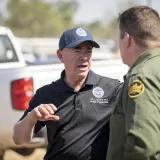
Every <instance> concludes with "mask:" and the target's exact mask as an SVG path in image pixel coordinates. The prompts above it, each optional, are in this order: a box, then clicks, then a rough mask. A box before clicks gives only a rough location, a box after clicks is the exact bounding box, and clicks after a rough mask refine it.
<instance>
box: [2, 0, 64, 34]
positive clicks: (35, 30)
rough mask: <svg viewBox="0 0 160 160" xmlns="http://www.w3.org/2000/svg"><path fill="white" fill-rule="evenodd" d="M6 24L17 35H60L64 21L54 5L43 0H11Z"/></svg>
mask: <svg viewBox="0 0 160 160" xmlns="http://www.w3.org/2000/svg"><path fill="white" fill-rule="evenodd" d="M8 11H9V17H8V18H7V20H6V22H5V24H6V26H8V27H10V28H11V29H12V30H13V31H14V33H15V34H16V35H17V36H27V37H33V36H39V37H45V36H59V34H60V33H61V31H62V29H63V23H62V21H61V19H60V16H59V14H58V13H57V12H56V11H54V10H53V6H51V5H50V4H48V3H45V2H42V1H41V0H28V1H27V0H10V1H9V3H8Z"/></svg>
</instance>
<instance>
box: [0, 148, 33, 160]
mask: <svg viewBox="0 0 160 160" xmlns="http://www.w3.org/2000/svg"><path fill="white" fill-rule="evenodd" d="M13 150H14V151H15V152H16V153H18V154H20V155H23V156H29V155H31V154H32V153H33V152H34V150H35V148H18V149H13ZM0 160H1V159H0Z"/></svg>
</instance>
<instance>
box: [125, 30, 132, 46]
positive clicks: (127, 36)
mask: <svg viewBox="0 0 160 160" xmlns="http://www.w3.org/2000/svg"><path fill="white" fill-rule="evenodd" d="M125 41H126V46H127V48H128V47H130V45H131V41H132V36H131V35H130V34H129V33H127V32H125Z"/></svg>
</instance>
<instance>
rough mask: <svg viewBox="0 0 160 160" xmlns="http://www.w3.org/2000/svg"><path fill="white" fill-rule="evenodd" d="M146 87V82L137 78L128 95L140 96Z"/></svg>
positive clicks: (131, 96) (132, 96)
mask: <svg viewBox="0 0 160 160" xmlns="http://www.w3.org/2000/svg"><path fill="white" fill-rule="evenodd" d="M144 88H145V87H144V84H143V83H142V82H141V81H140V80H135V81H133V83H132V84H131V85H130V87H129V90H128V96H129V97H130V98H135V97H138V96H140V95H142V94H143V92H144Z"/></svg>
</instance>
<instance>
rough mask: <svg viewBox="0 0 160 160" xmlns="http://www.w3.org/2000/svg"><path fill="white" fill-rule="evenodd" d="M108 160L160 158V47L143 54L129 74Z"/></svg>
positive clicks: (116, 114) (114, 116)
mask: <svg viewBox="0 0 160 160" xmlns="http://www.w3.org/2000/svg"><path fill="white" fill-rule="evenodd" d="M107 160H160V48H155V49H151V50H150V51H148V52H147V53H145V54H143V55H142V56H141V57H140V58H139V59H138V60H137V61H136V62H135V64H134V65H133V66H132V67H131V68H130V70H129V72H128V73H127V75H126V76H125V82H124V84H123V88H122V90H121V94H120V95H119V98H118V103H117V106H116V107H115V109H114V110H113V114H112V116H111V121H110V143H109V147H108V156H107Z"/></svg>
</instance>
